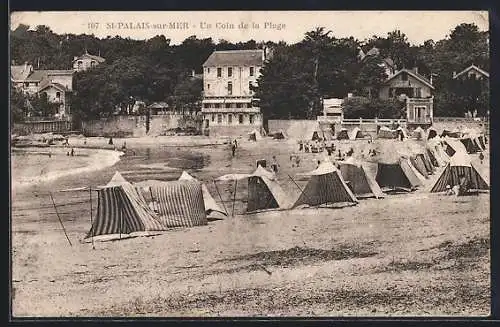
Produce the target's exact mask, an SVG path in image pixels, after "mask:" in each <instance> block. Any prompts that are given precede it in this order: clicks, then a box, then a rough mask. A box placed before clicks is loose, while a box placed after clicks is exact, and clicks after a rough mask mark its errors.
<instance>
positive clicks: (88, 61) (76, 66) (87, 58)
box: [73, 50, 106, 72]
mask: <svg viewBox="0 0 500 327" xmlns="http://www.w3.org/2000/svg"><path fill="white" fill-rule="evenodd" d="M105 61H106V59H104V58H103V57H101V56H96V55H92V54H90V53H88V52H87V50H85V53H84V54H82V55H81V56H79V57H74V58H73V70H74V71H75V72H81V71H84V70H87V69H90V68H94V67H97V66H98V65H99V64H102V63H103V62H105Z"/></svg>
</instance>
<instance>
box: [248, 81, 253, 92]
mask: <svg viewBox="0 0 500 327" xmlns="http://www.w3.org/2000/svg"><path fill="white" fill-rule="evenodd" d="M248 90H249V91H250V93H252V92H253V91H252V81H249V82H248Z"/></svg>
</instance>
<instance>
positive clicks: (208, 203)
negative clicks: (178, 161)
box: [179, 171, 227, 216]
mask: <svg viewBox="0 0 500 327" xmlns="http://www.w3.org/2000/svg"><path fill="white" fill-rule="evenodd" d="M179 180H180V181H182V180H186V181H196V182H199V181H198V180H197V179H196V178H194V177H193V176H191V175H189V174H188V173H187V172H186V171H183V172H182V174H181V176H180V177H179ZM201 191H202V192H203V202H204V204H205V212H206V214H207V215H213V214H217V213H220V214H223V215H224V216H227V213H226V212H224V211H223V210H222V209H221V208H220V207H219V205H218V204H217V202H215V199H214V198H213V196H212V194H210V192H209V191H208V188H207V186H206V185H205V184H204V183H202V184H201Z"/></svg>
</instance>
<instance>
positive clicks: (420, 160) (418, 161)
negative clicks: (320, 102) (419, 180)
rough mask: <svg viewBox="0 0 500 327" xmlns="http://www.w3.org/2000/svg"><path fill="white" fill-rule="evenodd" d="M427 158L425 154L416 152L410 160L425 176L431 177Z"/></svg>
mask: <svg viewBox="0 0 500 327" xmlns="http://www.w3.org/2000/svg"><path fill="white" fill-rule="evenodd" d="M424 161H425V159H424V155H423V154H416V155H414V156H410V162H411V164H412V165H413V167H415V169H416V170H417V171H418V172H419V173H420V174H421V175H422V176H423V177H424V178H429V172H428V171H427V168H426V167H425V162H424Z"/></svg>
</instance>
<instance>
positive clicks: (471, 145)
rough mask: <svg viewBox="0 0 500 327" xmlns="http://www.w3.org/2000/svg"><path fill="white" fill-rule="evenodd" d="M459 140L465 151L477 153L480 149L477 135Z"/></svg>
mask: <svg viewBox="0 0 500 327" xmlns="http://www.w3.org/2000/svg"><path fill="white" fill-rule="evenodd" d="M460 142H462V144H463V145H464V147H465V150H466V151H467V153H469V154H471V153H478V152H481V151H482V148H481V146H480V145H479V141H478V140H477V137H470V136H469V137H464V138H461V139H460Z"/></svg>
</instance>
